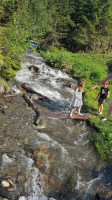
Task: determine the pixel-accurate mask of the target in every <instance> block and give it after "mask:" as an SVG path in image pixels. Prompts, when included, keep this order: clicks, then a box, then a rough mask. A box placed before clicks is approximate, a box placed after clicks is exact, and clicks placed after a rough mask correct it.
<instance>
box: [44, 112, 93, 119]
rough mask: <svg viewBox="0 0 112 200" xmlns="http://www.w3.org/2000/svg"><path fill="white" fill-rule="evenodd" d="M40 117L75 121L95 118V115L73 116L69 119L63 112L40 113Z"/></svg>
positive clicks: (67, 114)
mask: <svg viewBox="0 0 112 200" xmlns="http://www.w3.org/2000/svg"><path fill="white" fill-rule="evenodd" d="M41 116H44V117H45V116H46V117H53V118H61V119H76V120H88V119H89V118H93V117H96V116H95V115H92V114H90V113H83V116H81V115H75V114H73V115H72V117H70V115H69V113H65V112H46V113H41Z"/></svg>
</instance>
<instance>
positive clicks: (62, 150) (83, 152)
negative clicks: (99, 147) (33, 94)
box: [16, 54, 112, 200]
mask: <svg viewBox="0 0 112 200" xmlns="http://www.w3.org/2000/svg"><path fill="white" fill-rule="evenodd" d="M31 65H33V66H36V67H37V68H38V69H39V73H38V74H36V73H32V72H31V71H30V70H29V67H30V66H31ZM22 68H23V69H22V70H21V71H19V72H18V74H17V76H16V81H17V82H19V83H28V84H30V86H31V87H32V88H33V89H34V90H35V91H37V92H39V93H41V94H42V95H45V96H47V97H48V98H49V99H51V100H52V101H51V102H48V101H40V100H36V101H35V104H36V105H37V107H38V109H39V110H40V112H41V110H42V111H46V110H50V111H62V112H68V111H69V109H70V108H69V104H70V101H71V99H72V96H73V92H74V87H75V85H76V80H73V79H72V78H71V77H70V76H68V75H67V74H65V73H64V72H62V71H60V70H57V69H52V68H50V67H49V66H48V65H47V64H46V62H45V61H44V59H43V58H42V56H41V55H40V54H38V56H37V55H33V54H28V55H27V57H26V60H25V62H23V63H22ZM68 83H71V85H72V87H67V84H68ZM94 131H95V130H93V129H91V128H90V127H88V126H87V124H86V123H85V122H83V121H75V120H70V119H65V120H62V119H57V118H48V117H46V118H44V119H42V121H41V123H40V124H39V125H38V126H37V127H35V128H34V129H33V134H35V139H34V140H33V139H32V140H31V142H30V144H29V149H30V150H31V149H33V150H34V153H33V154H34V155H35V156H37V157H36V159H35V160H34V159H33V157H27V156H26V155H21V159H22V162H23V165H25V168H26V169H25V170H26V171H27V172H28V173H29V174H30V176H29V178H28V180H27V181H26V183H25V194H26V195H23V196H21V197H20V198H19V200H48V199H49V200H54V199H55V200H93V199H94V196H95V194H96V191H97V189H98V187H99V186H102V185H105V186H106V187H108V188H109V189H112V182H111V178H112V173H111V171H110V168H109V169H108V170H107V166H106V163H103V162H102V161H101V160H100V159H99V156H98V154H97V153H96V152H95V150H94V147H93V145H92V144H91V143H90V141H89V136H90V135H91V134H92V133H93V132H94ZM32 137H33V136H32ZM29 149H27V151H30V150H29ZM30 153H31V151H30Z"/></svg>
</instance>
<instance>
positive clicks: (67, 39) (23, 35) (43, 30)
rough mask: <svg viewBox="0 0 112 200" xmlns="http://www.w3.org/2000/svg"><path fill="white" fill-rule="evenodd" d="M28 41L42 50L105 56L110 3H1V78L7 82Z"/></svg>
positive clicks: (111, 35)
mask: <svg viewBox="0 0 112 200" xmlns="http://www.w3.org/2000/svg"><path fill="white" fill-rule="evenodd" d="M30 40H34V41H36V42H37V44H38V45H39V46H41V48H42V49H48V48H49V47H60V48H66V49H67V50H69V51H72V52H77V51H83V52H89V51H94V52H100V53H108V52H109V51H111V49H112V1H111V0H107V1H103V0H91V1H90V0H79V1H77V0H66V1H64V0H41V1H40V0H0V76H1V77H3V78H4V79H6V80H9V79H11V78H13V77H14V76H15V75H16V72H17V70H19V69H20V68H21V67H20V62H21V54H22V53H25V52H26V49H27V47H28V46H27V42H29V41H30ZM77 62H78V61H77ZM80 62H81V61H80ZM83 63H84V62H83ZM65 64H66V63H63V65H65ZM94 64H95V63H94ZM77 65H80V63H77ZM72 70H73V73H75V71H74V68H73V69H72ZM94 70H95V71H94V75H95V77H96V79H97V75H98V73H97V72H96V69H94ZM98 70H99V67H98ZM87 73H88V72H87V71H86V74H87ZM78 76H79V71H77V77H78ZM91 76H93V73H92V74H91ZM91 78H92V77H91Z"/></svg>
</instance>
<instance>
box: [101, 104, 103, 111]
mask: <svg viewBox="0 0 112 200" xmlns="http://www.w3.org/2000/svg"><path fill="white" fill-rule="evenodd" d="M102 112H103V104H101V113H102Z"/></svg>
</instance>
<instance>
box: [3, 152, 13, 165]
mask: <svg viewBox="0 0 112 200" xmlns="http://www.w3.org/2000/svg"><path fill="white" fill-rule="evenodd" d="M13 161H14V158H9V157H8V156H7V154H3V155H2V165H3V166H4V165H6V164H10V163H12V162H13Z"/></svg>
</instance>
